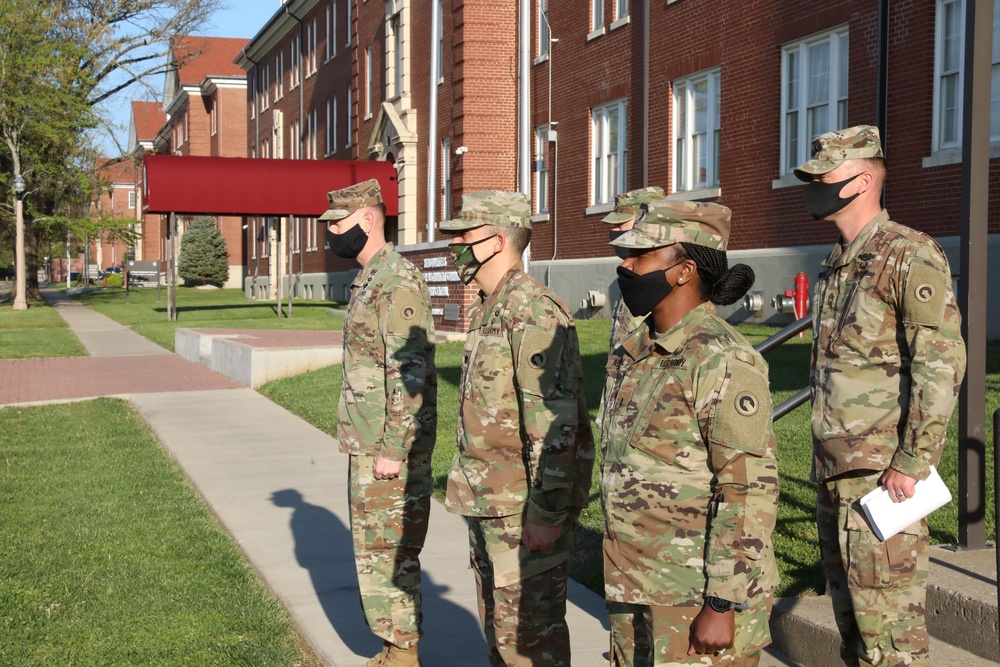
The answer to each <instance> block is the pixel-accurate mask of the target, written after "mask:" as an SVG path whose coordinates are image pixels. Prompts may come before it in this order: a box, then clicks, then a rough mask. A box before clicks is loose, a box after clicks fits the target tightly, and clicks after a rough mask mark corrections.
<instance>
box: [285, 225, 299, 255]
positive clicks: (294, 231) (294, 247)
mask: <svg viewBox="0 0 1000 667" xmlns="http://www.w3.org/2000/svg"><path fill="white" fill-rule="evenodd" d="M290 227H291V229H289V230H288V245H289V248H290V249H291V251H292V254H293V255H297V254H299V250H300V249H301V248H302V218H300V217H298V216H295V217H293V218H292V224H291V225H290Z"/></svg>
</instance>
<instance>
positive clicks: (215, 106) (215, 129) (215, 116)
mask: <svg viewBox="0 0 1000 667" xmlns="http://www.w3.org/2000/svg"><path fill="white" fill-rule="evenodd" d="M210 121H211V131H212V136H213V137H214V136H215V135H216V134H218V133H219V100H217V99H216V98H214V97H213V98H212V112H211V115H210Z"/></svg>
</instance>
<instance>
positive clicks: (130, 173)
mask: <svg viewBox="0 0 1000 667" xmlns="http://www.w3.org/2000/svg"><path fill="white" fill-rule="evenodd" d="M97 178H98V179H99V180H100V182H101V186H102V188H101V192H100V195H99V196H98V198H97V200H96V201H95V202H94V203H93V204H92V205H91V217H92V218H95V219H97V220H101V219H102V218H103V219H111V220H112V221H113V224H111V225H109V226H108V228H107V229H106V230H105V231H104V232H103V233H102V234H100V235H99V236H97V237H95V238H94V239H93V240H92V241H91V248H90V262H91V264H94V265H96V266H97V268H98V269H99V270H101V271H103V270H105V269H106V268H108V267H111V266H121V265H122V262H123V261H124V259H125V256H126V254H127V253H128V252H129V247H130V245H131V244H130V243H129V236H128V234H122V233H121V232H130V231H131V230H130V229H129V228H126V227H123V226H122V225H121V224H120V221H123V220H135V219H136V211H137V210H139V202H138V199H137V198H138V189H139V188H138V187H136V184H137V183H138V181H139V178H141V174H139V173H138V169H137V168H136V165H135V163H134V162H133V161H131V160H126V161H124V162H113V163H111V162H109V161H108V160H107V159H103V158H102V159H100V160H98V165H97ZM132 227H133V228H134V225H132Z"/></svg>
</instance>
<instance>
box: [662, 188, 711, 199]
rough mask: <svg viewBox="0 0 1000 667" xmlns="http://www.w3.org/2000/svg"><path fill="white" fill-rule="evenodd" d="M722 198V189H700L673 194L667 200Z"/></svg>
mask: <svg viewBox="0 0 1000 667" xmlns="http://www.w3.org/2000/svg"><path fill="white" fill-rule="evenodd" d="M721 196H722V188H698V189H697V190H681V191H679V192H673V193H671V194H670V196H668V197H667V199H672V200H674V201H699V200H701V199H717V198H719V197H721Z"/></svg>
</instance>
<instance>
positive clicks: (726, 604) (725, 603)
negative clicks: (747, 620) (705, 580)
mask: <svg viewBox="0 0 1000 667" xmlns="http://www.w3.org/2000/svg"><path fill="white" fill-rule="evenodd" d="M705 602H707V603H708V606H710V607H711V608H712V610H713V611H717V612H719V613H720V614H724V613H726V612H727V611H731V610H733V609H735V608H736V604H735V603H733V602H730V601H729V600H723V599H722V598H717V597H713V596H711V595H709V596H706V597H705Z"/></svg>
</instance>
